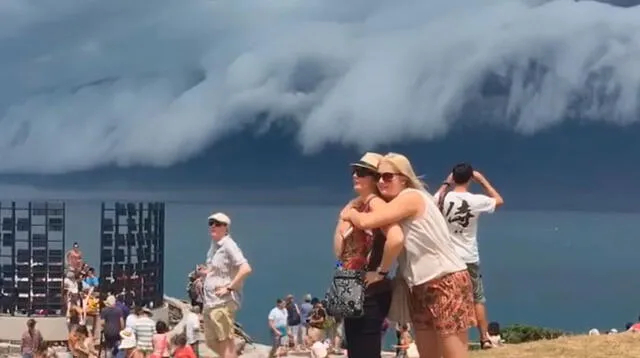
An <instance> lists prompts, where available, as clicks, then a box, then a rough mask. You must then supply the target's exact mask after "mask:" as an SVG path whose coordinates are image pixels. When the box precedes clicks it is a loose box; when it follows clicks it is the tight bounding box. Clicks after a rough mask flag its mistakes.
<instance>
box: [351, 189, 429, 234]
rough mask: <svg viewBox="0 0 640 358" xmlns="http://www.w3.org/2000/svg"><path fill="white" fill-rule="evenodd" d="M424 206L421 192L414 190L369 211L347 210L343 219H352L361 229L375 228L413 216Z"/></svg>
mask: <svg viewBox="0 0 640 358" xmlns="http://www.w3.org/2000/svg"><path fill="white" fill-rule="evenodd" d="M423 207H424V200H423V199H422V197H421V195H420V193H418V192H415V191H412V192H409V193H405V194H400V195H398V196H397V197H396V198H395V199H393V200H391V201H390V202H389V203H384V202H383V203H381V204H380V205H379V208H377V209H376V210H374V211H372V212H369V213H361V212H358V211H357V210H355V209H350V210H349V211H347V213H346V214H345V216H344V217H343V219H345V220H348V221H350V222H351V223H352V224H353V225H354V226H356V227H359V228H361V229H375V228H381V227H385V226H388V225H391V224H396V223H399V222H400V221H402V220H404V219H407V218H410V217H413V216H415V215H416V214H418V213H419V212H420V211H421V210H422V209H423Z"/></svg>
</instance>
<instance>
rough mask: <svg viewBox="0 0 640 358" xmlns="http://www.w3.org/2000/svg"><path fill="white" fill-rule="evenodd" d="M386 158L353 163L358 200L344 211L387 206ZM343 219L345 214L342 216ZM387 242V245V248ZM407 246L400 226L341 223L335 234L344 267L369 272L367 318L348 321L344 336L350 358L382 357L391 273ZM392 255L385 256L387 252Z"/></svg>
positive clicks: (374, 155)
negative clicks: (382, 166)
mask: <svg viewBox="0 0 640 358" xmlns="http://www.w3.org/2000/svg"><path fill="white" fill-rule="evenodd" d="M380 159H382V155H380V154H377V153H365V155H364V156H363V157H362V158H361V159H360V161H358V162H356V163H352V164H351V174H352V178H353V189H354V191H355V192H356V193H357V194H358V197H357V198H356V199H354V200H352V201H350V202H349V203H348V204H347V205H346V206H345V208H344V209H343V211H344V210H349V209H351V208H353V207H355V208H357V209H358V211H362V212H369V211H375V210H376V206H378V207H379V205H380V204H384V202H383V201H382V199H381V198H380V197H379V196H378V189H377V186H376V185H377V182H378V179H379V176H378V172H377V166H378V163H379V162H380ZM341 217H342V215H341ZM385 243H386V246H385ZM402 247H403V234H402V229H400V227H399V226H398V225H397V224H394V225H391V226H389V227H386V228H381V229H376V230H366V231H365V230H360V229H356V228H353V227H351V224H350V223H349V222H347V221H342V220H339V221H338V225H337V227H336V231H335V235H334V252H335V255H336V257H337V258H338V259H339V260H340V263H341V265H342V267H344V268H345V269H348V270H362V271H363V272H366V275H365V282H366V283H367V289H366V291H365V301H364V305H363V306H364V315H363V316H362V317H359V318H345V319H344V333H345V336H346V341H347V354H348V356H349V358H362V357H367V358H379V357H380V355H381V350H382V330H381V329H380V328H381V327H382V324H383V322H384V319H385V318H386V316H387V313H388V312H389V307H390V305H391V282H390V280H389V279H388V278H387V274H388V272H389V269H390V268H391V265H392V264H393V261H394V260H395V258H396V257H397V256H398V254H399V253H400V251H401V250H402ZM385 249H386V250H387V251H388V252H387V253H385V255H384V260H383V251H384V250H385Z"/></svg>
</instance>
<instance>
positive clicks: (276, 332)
mask: <svg viewBox="0 0 640 358" xmlns="http://www.w3.org/2000/svg"><path fill="white" fill-rule="evenodd" d="M326 304H327V303H326V301H324V300H320V299H319V298H317V297H312V296H311V294H306V295H305V296H304V298H303V302H302V303H301V304H298V303H297V302H296V299H295V298H294V296H293V295H291V294H289V295H287V296H286V297H285V299H280V298H279V299H277V300H276V305H275V307H274V308H272V309H271V311H270V312H269V315H268V326H269V329H270V331H271V337H272V342H271V351H270V356H272V357H280V356H286V355H287V354H288V353H289V352H290V351H294V352H296V353H300V352H308V353H309V354H310V356H311V357H312V358H325V357H327V356H328V355H329V354H334V355H343V354H344V353H345V348H346V347H347V346H346V344H345V343H346V341H345V334H344V320H343V319H342V318H341V317H334V316H332V315H331V314H330V313H329V312H327V310H326V308H325V306H326ZM389 326H390V322H389V321H388V320H384V321H383V324H382V326H381V327H380V332H381V340H382V341H384V337H385V334H386V332H387V330H388V328H389ZM396 338H397V343H396V345H394V348H396V351H397V356H398V357H406V356H407V351H408V350H409V348H410V346H411V344H412V343H413V338H412V336H411V332H410V330H409V325H408V324H403V325H400V324H397V325H396Z"/></svg>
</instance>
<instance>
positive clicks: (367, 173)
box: [351, 167, 378, 178]
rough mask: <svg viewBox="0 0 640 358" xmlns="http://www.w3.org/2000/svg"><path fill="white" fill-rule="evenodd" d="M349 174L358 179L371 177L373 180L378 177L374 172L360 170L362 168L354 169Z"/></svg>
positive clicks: (364, 169) (365, 169)
mask: <svg viewBox="0 0 640 358" xmlns="http://www.w3.org/2000/svg"><path fill="white" fill-rule="evenodd" d="M351 174H352V175H353V174H355V175H356V176H357V177H358V178H366V177H373V178H377V177H378V173H376V172H374V171H373V170H371V169H367V168H362V167H354V168H353V170H351Z"/></svg>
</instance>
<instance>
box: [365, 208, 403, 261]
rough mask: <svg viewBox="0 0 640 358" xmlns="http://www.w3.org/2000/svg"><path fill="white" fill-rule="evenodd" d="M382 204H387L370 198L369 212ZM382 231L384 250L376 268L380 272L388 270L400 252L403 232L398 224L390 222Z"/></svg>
mask: <svg viewBox="0 0 640 358" xmlns="http://www.w3.org/2000/svg"><path fill="white" fill-rule="evenodd" d="M383 205H387V204H386V203H385V202H384V200H382V199H380V198H375V199H373V200H371V212H375V211H376V210H380V208H381V207H382V206H383ZM382 231H383V232H384V234H385V236H386V240H385V243H384V251H383V254H382V260H381V261H380V267H378V270H379V271H381V272H389V270H390V269H391V266H392V265H393V262H394V261H395V260H396V258H398V255H400V252H402V249H403V248H404V233H403V232H402V228H400V225H398V224H397V223H396V224H391V225H388V226H387V227H385V228H383V229H382Z"/></svg>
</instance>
